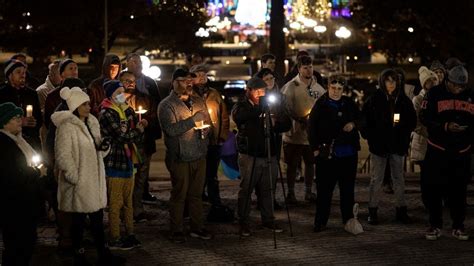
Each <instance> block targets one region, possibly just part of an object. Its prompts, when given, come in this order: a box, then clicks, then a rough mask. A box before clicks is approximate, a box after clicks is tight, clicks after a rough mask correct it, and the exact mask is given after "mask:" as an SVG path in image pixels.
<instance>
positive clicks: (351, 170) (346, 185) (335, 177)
mask: <svg viewBox="0 0 474 266" xmlns="http://www.w3.org/2000/svg"><path fill="white" fill-rule="evenodd" d="M315 172H316V191H317V197H316V217H315V219H314V223H315V224H320V225H326V224H327V222H328V219H329V213H330V211H331V201H332V194H333V191H334V188H335V186H336V183H338V186H339V194H340V201H341V214H342V222H343V223H346V222H347V221H348V220H349V219H350V218H352V217H353V214H352V207H353V206H354V185H355V177H356V173H357V155H356V156H351V157H346V158H332V159H330V160H323V159H317V160H316V171H315Z"/></svg>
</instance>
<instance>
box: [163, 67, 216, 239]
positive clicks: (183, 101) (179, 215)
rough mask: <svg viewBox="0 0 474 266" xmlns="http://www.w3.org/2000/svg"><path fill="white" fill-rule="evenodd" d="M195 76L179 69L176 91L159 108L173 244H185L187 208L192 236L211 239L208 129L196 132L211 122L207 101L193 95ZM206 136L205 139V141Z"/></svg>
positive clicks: (174, 74)
mask: <svg viewBox="0 0 474 266" xmlns="http://www.w3.org/2000/svg"><path fill="white" fill-rule="evenodd" d="M194 77H196V76H195V75H194V74H193V73H189V72H188V71H186V70H184V69H181V68H180V69H177V70H175V71H174V73H173V83H172V86H173V90H172V91H171V92H170V94H169V95H168V97H166V98H164V99H163V101H161V103H160V105H159V106H158V117H159V120H160V124H161V128H162V129H163V133H164V140H165V146H166V158H165V163H166V167H167V168H168V171H169V172H170V175H171V184H172V189H171V197H170V229H171V240H172V241H174V242H176V243H183V242H185V241H186V236H185V228H184V221H183V220H184V217H183V216H184V208H185V204H186V203H187V204H188V208H189V216H190V218H191V220H190V226H191V232H190V236H191V237H194V238H200V239H204V240H207V239H211V235H210V234H209V232H207V230H205V229H204V221H203V214H202V212H203V209H202V191H203V188H204V180H205V176H206V154H207V147H208V144H209V140H208V138H207V134H208V133H209V127H208V128H206V129H197V128H196V127H198V126H199V125H200V124H201V121H204V124H205V125H210V124H211V118H210V117H209V113H208V111H207V106H206V103H205V102H204V100H203V99H202V98H201V97H199V96H196V95H194V94H193V78H194ZM203 136H204V138H202V137H203Z"/></svg>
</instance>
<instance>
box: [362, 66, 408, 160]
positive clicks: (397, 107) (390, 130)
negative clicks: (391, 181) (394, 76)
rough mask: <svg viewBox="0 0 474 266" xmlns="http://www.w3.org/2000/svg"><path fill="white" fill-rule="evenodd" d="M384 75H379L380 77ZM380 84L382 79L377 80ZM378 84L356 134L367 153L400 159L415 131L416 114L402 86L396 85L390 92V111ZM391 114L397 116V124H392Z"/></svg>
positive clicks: (367, 102) (385, 94)
mask: <svg viewBox="0 0 474 266" xmlns="http://www.w3.org/2000/svg"><path fill="white" fill-rule="evenodd" d="M383 75H384V72H383V73H382V75H381V77H382V76H383ZM381 80H382V79H381ZM381 80H380V81H379V86H380V89H378V90H377V91H376V92H375V93H374V94H373V95H372V96H371V97H369V99H368V100H367V101H366V103H365V104H364V106H363V107H362V117H361V124H360V132H361V135H362V137H363V138H365V139H367V141H368V144H369V151H370V152H371V153H373V154H376V155H378V156H386V155H388V154H397V155H400V156H404V155H406V154H407V152H408V147H409V145H410V136H411V132H412V131H413V130H414V129H415V127H416V112H415V109H414V108H413V103H412V102H411V101H410V99H409V98H408V97H407V96H406V95H405V93H404V91H403V90H401V89H399V88H403V84H402V85H401V86H400V85H397V87H398V88H397V89H396V91H395V92H394V95H393V97H394V98H395V99H394V106H393V109H391V107H390V100H389V99H390V97H392V96H389V95H388V93H387V90H386V88H385V84H384V83H383V82H382V81H381ZM394 114H399V115H400V117H399V118H400V119H399V122H398V123H394Z"/></svg>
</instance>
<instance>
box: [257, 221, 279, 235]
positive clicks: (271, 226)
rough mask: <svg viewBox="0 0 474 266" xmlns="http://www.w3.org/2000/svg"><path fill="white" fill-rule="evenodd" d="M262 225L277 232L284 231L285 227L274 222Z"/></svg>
mask: <svg viewBox="0 0 474 266" xmlns="http://www.w3.org/2000/svg"><path fill="white" fill-rule="evenodd" d="M262 226H263V228H265V229H270V230H272V231H274V232H275V233H283V229H282V228H281V227H280V226H278V225H277V224H274V223H273V222H270V223H263V224H262Z"/></svg>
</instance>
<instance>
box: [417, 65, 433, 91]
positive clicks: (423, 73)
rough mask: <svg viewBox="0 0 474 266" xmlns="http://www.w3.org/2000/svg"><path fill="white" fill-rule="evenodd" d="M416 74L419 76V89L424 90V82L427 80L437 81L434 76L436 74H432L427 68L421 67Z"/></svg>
mask: <svg viewBox="0 0 474 266" xmlns="http://www.w3.org/2000/svg"><path fill="white" fill-rule="evenodd" d="M418 74H419V75H420V76H419V78H420V84H421V88H424V86H425V82H426V81H427V80H428V79H431V78H433V79H435V80H437V81H438V75H436V73H434V72H433V71H431V70H429V69H428V68H427V67H425V66H421V67H420V68H419V69H418Z"/></svg>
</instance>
